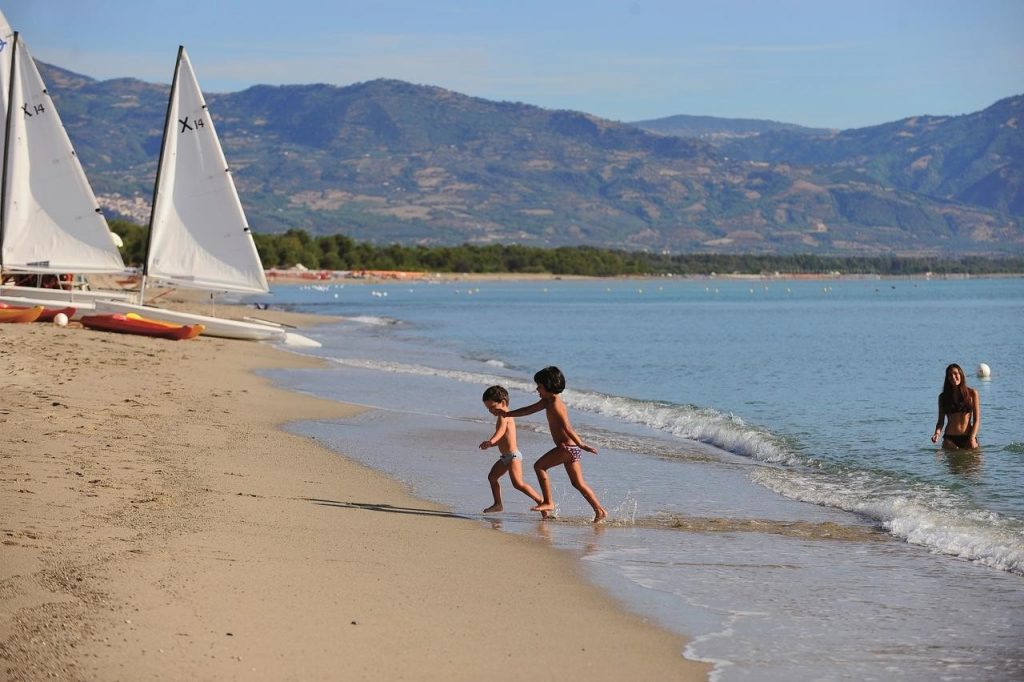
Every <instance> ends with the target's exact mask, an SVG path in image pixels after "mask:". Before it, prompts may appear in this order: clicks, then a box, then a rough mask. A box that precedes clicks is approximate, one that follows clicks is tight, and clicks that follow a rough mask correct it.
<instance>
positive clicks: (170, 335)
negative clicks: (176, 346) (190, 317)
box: [82, 313, 203, 341]
mask: <svg viewBox="0 0 1024 682" xmlns="http://www.w3.org/2000/svg"><path fill="white" fill-rule="evenodd" d="M82 326H83V327H88V328H89V329H100V330H103V331H109V332H118V333H121V334H140V335H142V336H156V337H159V338H162V339H171V340H174V341H181V340H184V339H193V338H195V337H197V336H199V335H200V334H201V333H202V332H203V325H201V324H184V325H183V324H171V323H169V322H163V321H160V320H149V319H146V318H144V317H142V316H140V315H135V314H128V315H122V314H120V313H112V314H109V315H85V316H83V317H82Z"/></svg>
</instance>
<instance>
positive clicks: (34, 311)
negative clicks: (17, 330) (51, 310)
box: [0, 305, 43, 323]
mask: <svg viewBox="0 0 1024 682" xmlns="http://www.w3.org/2000/svg"><path fill="white" fill-rule="evenodd" d="M42 314H43V306H41V305H37V306H35V307H33V308H0V322H2V323H10V322H35V321H36V320H38V319H39V316H40V315H42Z"/></svg>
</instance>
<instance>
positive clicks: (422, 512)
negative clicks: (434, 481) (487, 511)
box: [301, 497, 473, 520]
mask: <svg viewBox="0 0 1024 682" xmlns="http://www.w3.org/2000/svg"><path fill="white" fill-rule="evenodd" d="M301 499H303V500H306V501H307V502H312V503H313V504H318V505H320V506H322V507H339V508H342V509H361V510H363V511H375V512H387V513H389V514H415V515H417V516H439V517H442V518H447V519H466V520H472V519H473V517H472V516H463V515H462V514H453V513H452V512H447V511H442V510H438V509H417V508H416V507H395V506H394V505H390V504H375V503H371V502H341V501H338V500H321V499H318V498H315V497H303V498H301Z"/></svg>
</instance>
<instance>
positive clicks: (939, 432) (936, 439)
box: [932, 393, 977, 443]
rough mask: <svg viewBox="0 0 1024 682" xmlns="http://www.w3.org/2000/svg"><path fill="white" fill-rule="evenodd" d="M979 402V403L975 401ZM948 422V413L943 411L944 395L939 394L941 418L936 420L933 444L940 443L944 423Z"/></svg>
mask: <svg viewBox="0 0 1024 682" xmlns="http://www.w3.org/2000/svg"><path fill="white" fill-rule="evenodd" d="M975 402H977V401H975ZM944 421H946V413H945V412H944V411H943V410H942V394H941V393H940V394H939V418H938V419H937V420H935V433H933V434H932V442H933V443H938V442H939V437H940V436H942V423H943V422H944Z"/></svg>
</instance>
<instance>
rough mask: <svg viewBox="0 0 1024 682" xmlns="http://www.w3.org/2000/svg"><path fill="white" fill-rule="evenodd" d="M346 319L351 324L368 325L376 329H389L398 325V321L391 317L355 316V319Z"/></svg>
mask: <svg viewBox="0 0 1024 682" xmlns="http://www.w3.org/2000/svg"><path fill="white" fill-rule="evenodd" d="M345 319H346V320H348V321H349V322H356V323H358V324H367V325H370V326H374V327H387V326H391V325H395V324H398V320H393V319H391V318H389V317H377V316H375V315H355V316H353V317H346V318H345Z"/></svg>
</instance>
